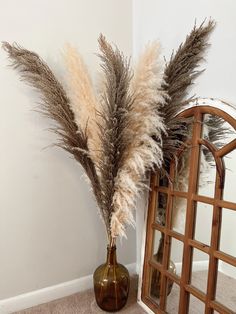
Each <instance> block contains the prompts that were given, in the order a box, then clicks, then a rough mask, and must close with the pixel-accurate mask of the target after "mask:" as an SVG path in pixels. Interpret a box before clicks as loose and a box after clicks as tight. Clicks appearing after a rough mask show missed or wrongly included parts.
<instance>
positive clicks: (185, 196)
mask: <svg viewBox="0 0 236 314" xmlns="http://www.w3.org/2000/svg"><path fill="white" fill-rule="evenodd" d="M171 195H173V196H177V197H182V198H187V197H188V193H187V192H182V191H175V190H174V191H171Z"/></svg>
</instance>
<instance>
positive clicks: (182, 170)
mask: <svg viewBox="0 0 236 314" xmlns="http://www.w3.org/2000/svg"><path fill="white" fill-rule="evenodd" d="M190 154H191V149H190V147H186V148H185V150H184V151H183V152H182V154H181V155H180V156H179V158H178V162H177V166H176V168H175V178H174V190H175V191H180V192H188V182H189V161H190Z"/></svg>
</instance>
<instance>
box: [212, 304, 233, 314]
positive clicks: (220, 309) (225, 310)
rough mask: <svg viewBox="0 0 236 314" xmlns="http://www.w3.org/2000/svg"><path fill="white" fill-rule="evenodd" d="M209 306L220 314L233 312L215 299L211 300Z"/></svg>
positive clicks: (231, 313)
mask: <svg viewBox="0 0 236 314" xmlns="http://www.w3.org/2000/svg"><path fill="white" fill-rule="evenodd" d="M210 306H211V307H212V308H213V309H214V310H216V311H217V312H219V313H220V314H235V312H233V311H231V310H230V309H229V308H228V307H226V306H225V305H223V304H221V303H219V302H217V301H211V302H210Z"/></svg>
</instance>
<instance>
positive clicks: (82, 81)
mask: <svg viewBox="0 0 236 314" xmlns="http://www.w3.org/2000/svg"><path fill="white" fill-rule="evenodd" d="M64 57H65V62H66V66H67V72H68V75H67V76H68V90H69V94H68V95H69V98H70V100H71V109H72V110H73V112H74V115H75V121H76V124H77V125H79V126H80V128H81V129H82V130H83V131H84V130H86V132H87V137H88V147H89V150H90V154H91V156H92V159H93V161H94V162H95V164H96V162H98V158H100V157H99V154H100V146H101V144H100V137H99V132H98V123H97V122H98V120H99V115H98V111H100V104H99V101H98V100H97V97H96V95H95V92H94V88H93V86H92V81H91V78H90V76H89V73H88V70H87V67H86V65H85V63H84V61H83V59H82V57H81V56H80V54H79V53H78V52H77V50H76V49H75V48H73V47H72V46H70V45H69V44H68V45H67V46H66V49H65V53H64Z"/></svg>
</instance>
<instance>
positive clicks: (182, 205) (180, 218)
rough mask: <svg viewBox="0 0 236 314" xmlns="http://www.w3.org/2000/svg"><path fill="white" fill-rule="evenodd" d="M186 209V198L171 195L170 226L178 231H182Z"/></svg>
mask: <svg viewBox="0 0 236 314" xmlns="http://www.w3.org/2000/svg"><path fill="white" fill-rule="evenodd" d="M186 210H187V199H186V198H183V197H176V196H174V197H173V207H172V216H171V228H172V229H173V230H174V231H176V232H179V233H182V234H183V233H184V229H185V220H186Z"/></svg>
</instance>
